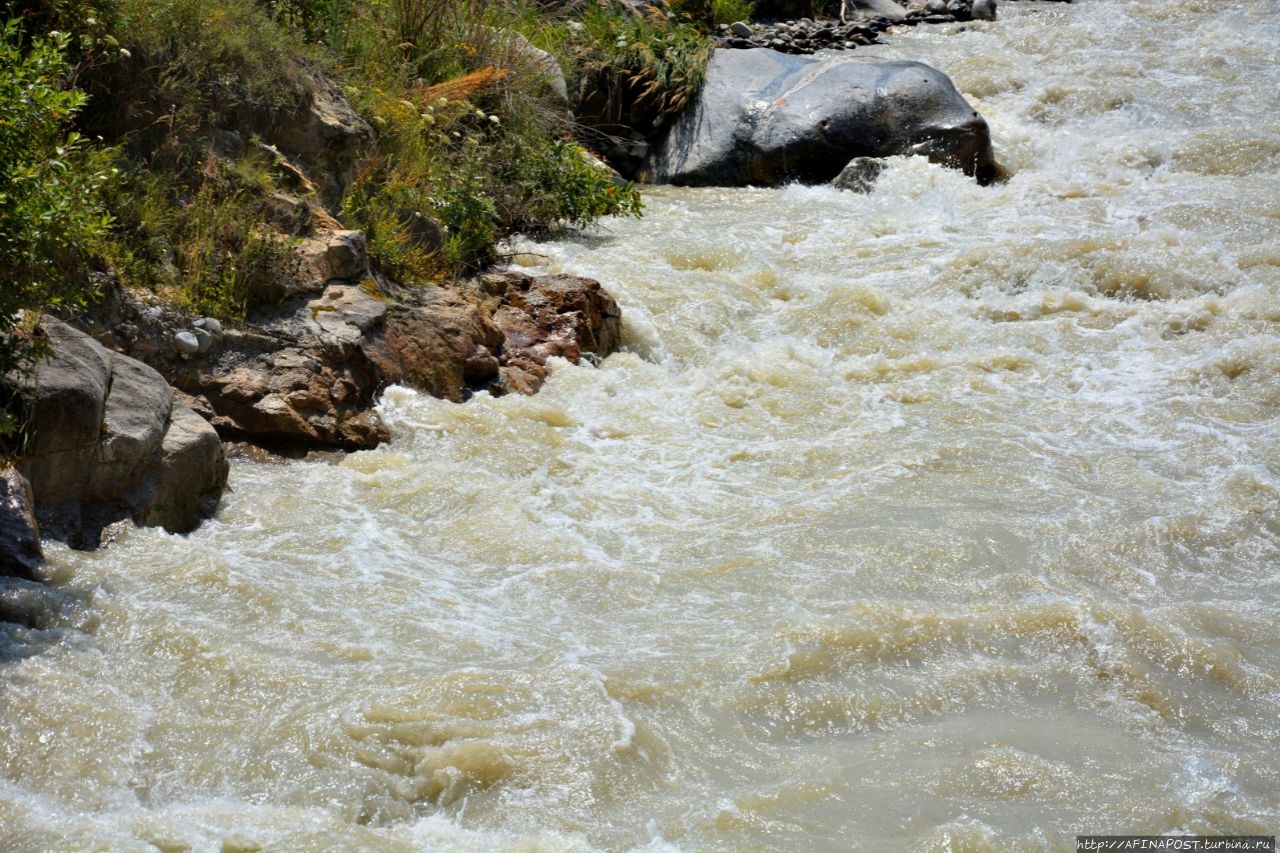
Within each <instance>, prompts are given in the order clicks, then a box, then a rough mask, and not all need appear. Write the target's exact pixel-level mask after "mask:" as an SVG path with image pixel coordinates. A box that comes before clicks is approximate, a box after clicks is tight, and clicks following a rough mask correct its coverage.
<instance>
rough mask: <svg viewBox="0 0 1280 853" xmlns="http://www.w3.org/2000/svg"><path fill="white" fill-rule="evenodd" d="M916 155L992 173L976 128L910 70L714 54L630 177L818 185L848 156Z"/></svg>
mask: <svg viewBox="0 0 1280 853" xmlns="http://www.w3.org/2000/svg"><path fill="white" fill-rule="evenodd" d="M899 154H919V155H923V156H926V157H928V158H929V159H930V160H933V161H935V162H940V163H944V164H946V165H948V166H954V167H956V168H960V169H963V170H964V172H965V174H968V175H973V176H975V177H976V178H977V179H978V181H979V183H990V182H992V181H993V180H995V179H996V177H997V175H998V167H997V165H996V162H995V156H994V153H993V151H992V148H991V137H990V133H989V131H988V129H987V123H986V121H985V120H984V119H983V118H982V116H980V115H978V113H977V112H975V111H974V110H973V108H972V107H971V106H969V104H968V103H967V102H966V101H965V99H964V97H963V96H962V95H961V94H960V93H959V92H958V91H956V88H955V86H954V85H953V84H952V83H951V80H950V79H948V78H947V76H946V75H945V74H943V73H942V72H940V71H938V70H936V69H934V68H931V67H929V66H928V65H924V64H923V63H919V62H865V61H860V60H858V59H856V58H854V57H849V56H834V57H830V58H823V59H813V58H809V57H803V56H791V55H787V54H782V53H778V52H776V51H771V50H723V49H722V50H717V51H716V52H715V56H714V57H713V58H712V60H711V64H710V65H709V67H708V69H707V79H706V83H705V85H704V87H703V90H702V93H701V94H700V96H699V98H698V101H697V103H696V104H695V105H694V106H693V107H692V108H691V109H689V110H688V111H686V112H685V113H684V114H683V115H682V116H681V117H680V119H679V120H678V121H677V122H676V124H675V125H674V126H673V127H672V129H671V132H670V133H669V134H668V136H667V138H666V140H665V141H664V142H663V144H662V146H661V147H660V148H659V149H658V150H657V151H656V152H655V153H654V155H653V156H652V157H651V158H650V160H649V162H648V163H647V165H646V168H645V170H644V172H643V173H642V177H643V178H644V179H645V180H648V181H651V182H654V183H672V184H685V185H694V186H744V185H748V184H754V185H763V186H767V185H774V184H780V183H786V182H790V181H799V182H804V183H823V182H826V181H830V180H831V179H832V178H834V177H836V176H837V175H838V174H839V173H840V170H841V169H843V168H844V166H845V165H846V164H847V163H848V162H849V161H850V160H852V159H854V158H855V157H889V156H893V155H899Z"/></svg>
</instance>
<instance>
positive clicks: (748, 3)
mask: <svg viewBox="0 0 1280 853" xmlns="http://www.w3.org/2000/svg"><path fill="white" fill-rule="evenodd" d="M755 13H756V4H755V3H754V2H753V0H714V1H713V2H712V4H711V20H712V23H714V24H732V23H733V22H734V21H749V20H751V18H752V17H753V16H754V15H755Z"/></svg>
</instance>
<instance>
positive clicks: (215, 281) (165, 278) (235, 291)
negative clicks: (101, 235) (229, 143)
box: [106, 143, 288, 319]
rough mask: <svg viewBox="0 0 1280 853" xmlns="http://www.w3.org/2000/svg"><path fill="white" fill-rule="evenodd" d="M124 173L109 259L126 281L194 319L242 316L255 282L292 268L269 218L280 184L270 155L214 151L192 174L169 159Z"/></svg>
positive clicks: (178, 149) (116, 194)
mask: <svg viewBox="0 0 1280 853" xmlns="http://www.w3.org/2000/svg"><path fill="white" fill-rule="evenodd" d="M166 153H167V154H170V155H186V154H190V153H191V152H190V150H189V149H187V148H186V147H185V146H182V145H180V144H178V143H175V144H174V146H173V147H172V148H171V149H170V150H168V151H167V152H157V156H156V157H155V158H154V163H153V165H152V166H150V167H146V168H136V167H135V168H132V169H121V170H119V175H120V177H119V178H118V180H117V181H115V182H114V183H113V184H112V186H111V195H110V199H111V204H112V209H113V210H115V212H116V216H117V225H116V233H115V235H114V239H112V240H111V241H110V242H109V244H108V246H107V248H106V255H107V258H108V260H109V261H110V262H111V264H112V266H113V267H114V268H115V269H116V270H117V272H118V273H119V275H120V277H121V279H122V280H123V282H124V283H125V284H126V285H128V286H131V287H135V288H146V289H149V290H153V291H155V292H157V293H160V294H161V295H163V296H165V297H167V298H168V299H170V300H171V301H173V302H175V303H177V304H178V305H180V306H182V307H183V308H185V309H187V310H188V311H190V312H191V313H193V314H206V315H212V316H216V317H222V318H224V319H241V318H243V317H244V315H245V310H246V308H247V302H248V296H249V290H250V287H251V285H252V284H253V282H254V281H255V280H260V279H264V278H268V277H270V276H273V275H277V274H281V273H282V271H283V270H284V269H286V268H287V267H286V263H287V251H288V244H287V243H286V242H285V239H284V238H283V236H282V235H278V234H276V233H275V230H274V229H273V228H272V227H271V224H270V222H269V212H268V210H267V206H266V202H265V200H266V198H267V197H268V196H269V195H270V193H271V192H272V191H273V189H274V186H275V180H274V176H273V175H272V174H271V171H270V165H271V164H270V163H269V162H268V161H267V158H266V156H265V155H264V154H261V153H254V154H249V155H246V156H243V157H241V158H239V159H230V158H225V157H219V156H217V155H215V154H214V153H213V151H212V150H208V151H206V152H205V155H204V156H205V159H204V161H203V164H202V166H201V167H200V168H199V169H198V170H196V169H190V168H187V167H185V166H184V165H183V164H180V163H174V162H172V161H171V160H169V159H167V158H166V157H165V156H164V155H165V154H166Z"/></svg>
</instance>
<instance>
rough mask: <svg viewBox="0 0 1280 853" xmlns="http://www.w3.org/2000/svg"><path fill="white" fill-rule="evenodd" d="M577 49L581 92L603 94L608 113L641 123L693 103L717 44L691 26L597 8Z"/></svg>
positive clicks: (582, 31) (580, 34)
mask: <svg viewBox="0 0 1280 853" xmlns="http://www.w3.org/2000/svg"><path fill="white" fill-rule="evenodd" d="M572 49H573V51H574V54H575V58H576V60H577V65H578V76H579V79H578V87H579V90H580V91H589V92H590V91H594V92H596V93H598V97H599V99H600V100H602V101H603V104H602V107H603V112H604V114H605V115H606V116H607V117H609V118H612V119H614V120H616V121H619V122H621V123H631V124H633V125H635V126H640V125H642V124H646V123H652V122H654V121H661V120H664V119H665V118H667V117H670V116H672V115H676V114H678V113H679V112H681V111H682V110H683V109H684V108H685V107H686V106H688V105H689V104H690V103H692V101H693V99H694V97H696V96H697V94H698V92H699V91H700V90H701V89H702V83H703V80H704V79H705V78H706V69H707V62H708V61H710V59H711V52H712V50H713V49H714V44H713V43H712V42H711V41H710V40H709V39H707V38H705V37H703V36H702V35H701V33H700V32H699V31H698V30H697V29H696V28H694V27H692V26H689V25H671V24H667V23H665V22H660V21H655V20H650V19H648V18H642V17H631V16H625V15H623V14H621V13H619V12H617V11H614V10H613V9H612V8H611V7H608V8H606V7H595V8H592V9H590V10H589V11H588V12H587V14H586V15H584V16H583V18H582V27H581V29H580V30H578V31H577V34H576V37H575V39H574V41H573V43H572ZM645 119H647V120H648V121H647V122H646V121H645Z"/></svg>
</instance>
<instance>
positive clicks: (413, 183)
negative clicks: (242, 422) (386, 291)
mask: <svg viewBox="0 0 1280 853" xmlns="http://www.w3.org/2000/svg"><path fill="white" fill-rule="evenodd" d="M414 2H416V0H405V4H406V6H409V5H412V4H413V3H414ZM393 5H399V0H397V3H396V4H393ZM414 8H418V7H417V6H414ZM475 8H476V10H480V9H482V8H487V7H483V4H481V5H478V6H477V7H475ZM465 10H466V7H463V6H455V7H453V8H452V11H451V13H450V14H449V15H445V16H443V17H442V20H445V21H451V22H452V26H454V27H455V28H454V29H452V30H450V31H449V32H448V33H447V34H442V32H441V30H440V29H439V27H441V26H442V24H441V19H436V20H433V21H432V22H430V23H426V22H424V23H422V27H423V32H427V33H428V35H427V36H419V38H423V39H427V40H428V41H429V42H430V43H429V44H425V45H421V46H419V45H414V44H410V43H407V42H406V43H402V44H401V45H400V48H399V52H400V54H401V55H402V56H404V57H405V59H404V61H403V63H402V64H401V65H400V67H399V70H398V71H395V70H393V71H392V72H389V73H388V75H387V77H386V79H385V80H383V81H381V82H380V84H379V85H374V86H365V87H358V86H352V87H349V89H348V94H350V95H351V96H352V98H353V101H354V103H355V104H356V105H357V107H358V109H359V110H360V111H361V113H362V114H363V115H364V116H365V117H366V118H367V119H368V120H369V122H370V124H371V125H372V126H373V127H375V128H376V130H377V133H378V146H377V151H376V152H373V153H372V154H371V155H370V157H369V158H368V160H367V161H366V163H365V167H364V169H363V170H362V172H361V174H360V176H359V177H358V179H357V180H356V182H355V184H354V185H353V186H352V187H351V188H350V190H349V191H348V194H347V197H346V199H345V200H344V202H343V208H342V214H343V217H344V219H345V220H346V222H347V224H348V225H350V226H351V227H358V228H361V229H363V230H364V231H365V232H366V235H367V237H368V245H369V248H370V253H371V254H372V255H373V256H374V258H375V259H376V260H377V261H378V262H379V263H380V264H381V265H382V267H383V269H385V270H387V271H390V272H393V273H395V274H397V275H400V276H402V277H408V278H413V279H420V280H430V279H435V278H439V277H442V276H447V275H451V274H454V273H456V272H459V271H466V270H471V269H476V268H479V267H482V266H484V265H486V264H488V263H491V262H492V261H493V259H494V244H495V242H496V241H497V240H499V239H501V238H502V237H503V236H505V235H507V234H510V233H512V232H513V231H516V230H524V231H538V230H546V229H549V228H550V227H552V225H553V224H554V223H558V222H565V223H569V224H572V225H577V226H581V225H586V224H588V223H589V222H590V221H592V220H593V219H595V218H598V217H600V216H605V215H615V214H616V215H639V212H640V203H639V196H638V194H637V192H636V190H635V188H634V187H630V186H628V187H617V188H615V187H614V186H613V184H612V181H611V179H610V176H609V174H608V172H607V170H604V169H600V168H598V167H594V166H591V165H590V164H589V163H588V161H587V160H585V159H584V158H583V157H582V156H580V155H579V154H578V153H577V151H578V149H577V147H576V146H572V145H569V144H567V143H564V142H563V141H561V140H562V138H563V137H564V136H565V135H567V130H568V127H567V124H566V122H565V121H564V118H563V116H562V114H559V113H557V112H556V110H555V108H554V106H553V104H552V103H551V102H550V101H549V100H548V98H547V97H546V92H545V89H546V86H547V84H546V82H545V75H546V68H545V66H543V65H541V64H540V63H541V62H543V61H545V60H543V59H540V58H539V57H538V56H537V55H536V54H534V53H532V52H530V50H529V47H528V45H527V44H526V43H525V42H523V41H522V40H519V39H518V38H515V37H513V36H512V35H511V34H510V31H509V30H503V29H500V28H498V27H496V26H491V25H490V24H489V23H487V21H488V20H489V19H488V17H485V16H484V15H488V14H490V13H489V12H487V11H486V12H485V13H484V15H482V16H481V17H479V18H468V17H466V14H465ZM477 14H479V12H478V11H477ZM405 20H407V13H404V12H402V13H401V15H400V16H398V17H395V16H392V17H388V19H386V20H384V21H383V22H382V24H381V25H382V26H384V27H387V32H386V36H387V37H386V38H383V39H374V40H373V41H375V42H377V43H382V44H385V43H386V42H388V41H389V40H390V37H391V36H395V37H397V38H398V37H400V36H401V35H404V34H409V33H408V32H407V31H405V30H402V29H400V28H401V27H404V26H406V24H405V23H404V22H405ZM531 29H533V30H534V31H535V34H536V35H538V36H539V40H540V41H543V43H548V42H550V41H553V40H555V39H556V38H557V37H558V36H559V35H562V33H563V32H564V31H563V30H562V31H560V32H557V31H556V29H555V28H553V27H546V26H543V27H531ZM411 31H413V30H410V31H409V32H411ZM363 67H364V68H366V69H367V68H369V67H386V66H376V64H375V65H374V66H370V65H369V64H366V65H364V66H363ZM570 155H572V156H570ZM407 214H409V215H407ZM412 214H418V215H421V216H426V217H430V218H431V219H434V220H435V221H437V222H438V223H440V224H441V225H442V226H443V229H444V244H443V245H439V246H435V245H430V244H428V243H424V242H423V241H422V240H421V239H420V238H419V237H417V236H415V234H414V227H413V223H412V221H411V215H412Z"/></svg>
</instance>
